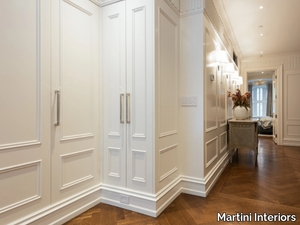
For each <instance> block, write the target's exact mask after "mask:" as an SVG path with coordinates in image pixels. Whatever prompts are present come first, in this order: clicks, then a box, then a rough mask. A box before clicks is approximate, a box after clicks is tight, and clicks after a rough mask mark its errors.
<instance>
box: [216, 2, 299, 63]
mask: <svg viewBox="0 0 300 225" xmlns="http://www.w3.org/2000/svg"><path fill="white" fill-rule="evenodd" d="M220 1H221V2H222V5H223V7H224V9H225V13H226V14H227V18H228V20H229V22H230V24H231V27H232V28H233V33H234V35H235V38H236V40H237V43H238V45H239V48H240V50H241V53H242V57H243V58H244V59H245V58H252V57H259V56H260V55H263V56H266V55H277V54H285V53H293V52H300V0H220ZM260 6H263V9H259V7H260ZM260 25H263V28H259V26H260ZM260 34H263V36H260ZM261 52H263V54H261Z"/></svg>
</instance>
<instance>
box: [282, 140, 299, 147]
mask: <svg viewBox="0 0 300 225" xmlns="http://www.w3.org/2000/svg"><path fill="white" fill-rule="evenodd" d="M282 145H286V146H300V139H296V138H284V139H283V144H282Z"/></svg>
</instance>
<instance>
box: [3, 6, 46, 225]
mask: <svg viewBox="0 0 300 225" xmlns="http://www.w3.org/2000/svg"><path fill="white" fill-rule="evenodd" d="M0 15H1V19H0V30H1V35H0V49H1V54H0V103H1V110H0V115H1V116H0V124H1V126H0V221H1V222H0V224H9V223H11V222H13V221H15V220H17V219H20V218H22V217H24V216H26V215H29V214H31V213H34V212H35V211H37V210H40V209H41V208H44V207H47V206H48V205H49V204H50V187H49V182H50V171H49V169H50V54H49V48H50V38H49V37H50V22H49V15H50V3H49V1H48V0H28V1H23V0H1V1H0Z"/></svg>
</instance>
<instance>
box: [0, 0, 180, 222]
mask: <svg viewBox="0 0 300 225" xmlns="http://www.w3.org/2000/svg"><path fill="white" fill-rule="evenodd" d="M95 3H97V1H88V0H52V1H48V0H27V1H23V0H1V2H0V28H1V36H0V49H1V54H0V75H1V77H0V79H1V82H0V99H1V101H0V102H1V116H0V124H1V127H0V224H9V223H13V224H27V223H31V224H61V223H63V222H66V221H67V220H69V219H70V218H72V217H74V216H76V215H78V214H79V213H81V212H83V211H85V210H87V209H88V208H90V207H92V206H94V205H96V204H98V203H100V202H104V203H108V204H112V205H116V206H120V207H123V208H128V209H133V210H135V211H138V212H142V213H145V214H148V215H151V216H156V215H158V214H159V213H160V212H161V211H162V210H163V209H164V208H165V207H166V206H167V204H165V199H162V198H161V197H157V196H158V194H161V193H162V191H161V190H162V189H163V188H164V187H165V186H166V185H168V184H170V183H171V182H173V181H174V180H175V178H178V176H179V175H180V173H179V172H180V171H179V168H180V167H179V151H178V148H179V121H180V120H179V88H178V87H179V81H178V78H179V32H180V30H179V13H177V14H176V13H175V11H174V10H173V9H171V8H170V6H169V5H168V4H167V3H166V2H165V1H164V0H156V1H153V0H129V1H118V2H116V3H114V4H109V5H105V6H104V7H102V8H100V7H99V5H98V4H95ZM174 193H175V191H173V192H170V193H169V195H170V196H168V197H167V198H168V199H170V198H171V199H172V195H173V194H174ZM177 193H180V192H178V190H177ZM163 195H165V193H164V194H163ZM163 195H161V196H163ZM158 210H159V213H157V212H158Z"/></svg>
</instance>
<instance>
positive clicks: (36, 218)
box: [11, 185, 101, 225]
mask: <svg viewBox="0 0 300 225" xmlns="http://www.w3.org/2000/svg"><path fill="white" fill-rule="evenodd" d="M100 189H101V185H97V186H94V187H93V188H90V189H88V190H86V191H84V192H81V193H79V194H77V195H74V196H72V197H70V198H68V199H66V200H64V201H61V202H59V203H55V204H53V205H51V206H49V207H46V208H44V209H42V210H40V211H38V212H35V213H33V214H31V215H28V216H26V217H23V218H21V219H20V220H17V221H14V222H13V223H11V225H13V224H14V225H23V224H30V225H40V224H63V223H65V222H67V221H68V220H70V219H72V218H74V217H75V216H77V215H79V214H81V213H82V212H84V211H86V210H88V209H89V208H91V207H93V206H95V205H97V204H99V203H100V201H101V199H100Z"/></svg>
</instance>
